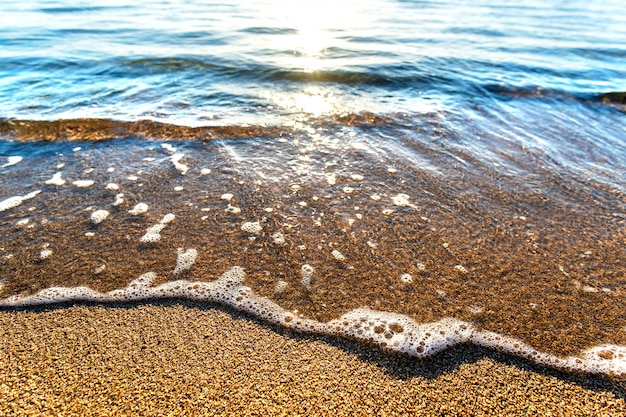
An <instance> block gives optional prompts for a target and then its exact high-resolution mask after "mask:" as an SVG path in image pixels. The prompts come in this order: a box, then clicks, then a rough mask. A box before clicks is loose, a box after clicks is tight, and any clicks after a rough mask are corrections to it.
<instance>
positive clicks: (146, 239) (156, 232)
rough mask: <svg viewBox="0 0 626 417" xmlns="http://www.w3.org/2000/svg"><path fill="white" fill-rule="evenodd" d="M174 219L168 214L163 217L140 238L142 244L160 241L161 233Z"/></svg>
mask: <svg viewBox="0 0 626 417" xmlns="http://www.w3.org/2000/svg"><path fill="white" fill-rule="evenodd" d="M175 218H176V216H175V215H173V214H171V213H169V214H166V215H165V216H163V219H161V221H160V222H158V223H157V224H155V225H154V226H151V227H149V228H148V230H147V231H146V233H145V234H144V235H143V236H142V237H141V239H140V241H141V242H142V243H156V242H158V241H159V240H161V231H162V230H163V229H165V227H166V226H167V225H168V224H169V223H171V222H172V221H173V220H174V219H175Z"/></svg>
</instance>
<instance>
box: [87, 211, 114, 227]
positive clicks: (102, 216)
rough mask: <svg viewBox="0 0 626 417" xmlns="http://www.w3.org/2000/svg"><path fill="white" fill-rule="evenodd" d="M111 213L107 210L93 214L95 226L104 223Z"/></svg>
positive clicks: (92, 218)
mask: <svg viewBox="0 0 626 417" xmlns="http://www.w3.org/2000/svg"><path fill="white" fill-rule="evenodd" d="M109 214H110V213H109V212H108V211H106V210H96V211H94V212H93V213H91V222H92V223H93V224H100V223H102V222H103V221H104V220H105V219H106V218H107V217H109Z"/></svg>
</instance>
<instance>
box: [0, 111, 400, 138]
mask: <svg viewBox="0 0 626 417" xmlns="http://www.w3.org/2000/svg"><path fill="white" fill-rule="evenodd" d="M405 121H406V117H405V116H401V115H399V114H398V115H377V114H374V113H369V112H362V113H347V114H337V115H331V116H327V117H320V118H312V119H311V120H309V122H310V123H311V124H313V125H315V126H318V127H330V126H333V125H335V126H336V125H346V126H367V125H370V126H377V125H389V126H392V125H397V124H399V123H404V122H405ZM293 130H294V129H293V128H292V127H289V126H262V125H253V126H201V127H190V126H181V125H176V124H171V123H162V122H157V121H154V120H138V121H118V120H111V119H60V120H13V119H0V137H3V138H5V139H10V140H15V141H19V142H39V141H43V142H56V141H76V140H86V141H98V140H108V139H122V138H128V137H136V138H149V139H153V140H188V139H191V140H212V139H245V138H262V137H280V136H283V135H287V134H289V133H291V132H293Z"/></svg>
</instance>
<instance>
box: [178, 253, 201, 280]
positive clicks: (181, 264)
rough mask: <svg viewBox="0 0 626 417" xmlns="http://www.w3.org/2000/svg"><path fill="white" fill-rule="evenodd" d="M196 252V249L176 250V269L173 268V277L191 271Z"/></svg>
mask: <svg viewBox="0 0 626 417" xmlns="http://www.w3.org/2000/svg"><path fill="white" fill-rule="evenodd" d="M197 256H198V251H197V250H196V249H187V250H184V249H183V248H178V257H177V258H176V267H175V268H174V275H178V274H180V273H181V272H183V271H186V270H188V269H191V267H192V266H193V264H194V263H195V262H196V257H197Z"/></svg>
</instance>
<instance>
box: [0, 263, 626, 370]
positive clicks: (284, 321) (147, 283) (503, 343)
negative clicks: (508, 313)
mask: <svg viewBox="0 0 626 417" xmlns="http://www.w3.org/2000/svg"><path fill="white" fill-rule="evenodd" d="M156 277H157V275H156V273H154V272H148V273H145V274H143V275H141V276H139V277H138V278H136V279H135V280H133V281H132V282H131V283H130V284H129V285H128V286H127V287H126V288H123V289H118V290H113V291H109V292H105V293H101V292H98V291H95V290H93V289H91V288H88V287H53V288H48V289H45V290H42V291H40V292H38V293H36V294H33V295H29V296H19V295H16V296H12V297H9V298H6V299H4V300H0V306H1V307H18V306H33V305H41V304H49V303H59V302H77V301H95V302H120V301H140V300H147V299H163V298H184V299H190V300H198V301H208V302H214V303H219V304H222V305H226V306H230V307H233V308H235V309H237V310H240V311H244V312H247V313H251V314H253V315H256V316H257V317H260V318H263V319H265V320H267V321H268V322H270V323H274V324H278V325H281V326H283V327H287V328H291V329H295V330H299V331H302V332H305V333H318V334H327V335H335V336H341V337H348V338H352V339H357V340H360V341H363V342H367V343H375V344H377V345H379V346H382V347H385V348H387V349H390V350H393V351H396V352H403V353H406V354H409V355H411V356H414V357H417V358H425V357H428V356H432V355H434V354H436V353H438V352H441V351H443V350H445V349H448V348H450V347H452V346H455V345H459V344H463V343H472V344H474V345H477V346H483V347H487V348H491V349H497V350H500V351H503V352H506V353H509V354H513V355H516V356H521V357H525V358H528V359H529V360H531V361H533V362H536V363H539V364H542V365H545V366H549V367H553V368H559V369H564V370H569V371H577V372H586V373H594V374H608V375H625V374H626V346H616V345H608V344H605V345H599V346H594V347H592V348H590V349H588V350H586V351H584V352H582V354H581V356H580V357H575V356H568V357H566V358H561V357H558V356H555V355H551V354H548V353H544V352H540V351H538V350H535V349H533V348H532V347H531V346H529V345H527V344H525V343H523V342H521V341H519V340H517V339H514V338H511V337H507V336H503V335H500V334H497V333H493V332H488V331H479V330H477V329H476V328H475V327H474V326H473V325H472V324H471V323H468V322H464V321H462V320H458V319H454V318H450V317H447V318H443V319H441V320H439V321H437V322H432V323H425V324H418V323H416V322H415V321H414V320H413V319H411V318H410V317H407V316H404V315H402V314H396V313H387V312H382V311H376V310H370V309H366V308H360V309H356V310H353V311H350V312H348V313H346V314H344V315H343V316H341V317H339V318H338V319H335V320H331V321H329V322H328V323H321V322H319V321H316V320H311V319H306V318H301V317H298V316H296V315H295V314H294V313H292V312H290V311H287V310H285V309H283V308H282V307H280V306H279V305H277V304H275V303H274V302H272V301H271V300H269V299H267V298H263V297H260V296H257V295H256V294H254V292H253V291H252V289H251V288H249V287H247V286H245V285H244V284H243V283H244V277H245V272H244V270H243V268H241V267H238V266H236V267H233V268H232V269H230V270H229V271H227V272H225V273H224V274H223V275H222V276H221V277H220V278H219V279H217V280H215V281H212V282H205V281H197V282H193V281H187V280H177V281H171V282H167V283H165V284H161V285H158V286H156V287H153V286H152V284H153V282H154V281H155V279H156Z"/></svg>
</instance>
